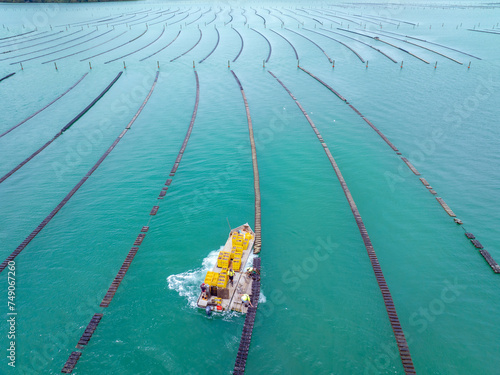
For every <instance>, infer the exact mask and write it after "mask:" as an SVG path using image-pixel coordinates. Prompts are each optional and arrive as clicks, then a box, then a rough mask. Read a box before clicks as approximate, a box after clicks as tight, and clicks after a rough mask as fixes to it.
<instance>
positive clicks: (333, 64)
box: [332, 60, 335, 68]
mask: <svg viewBox="0 0 500 375" xmlns="http://www.w3.org/2000/svg"><path fill="white" fill-rule="evenodd" d="M332 68H335V60H333V61H332Z"/></svg>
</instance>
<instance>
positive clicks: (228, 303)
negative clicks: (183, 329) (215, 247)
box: [197, 224, 255, 314]
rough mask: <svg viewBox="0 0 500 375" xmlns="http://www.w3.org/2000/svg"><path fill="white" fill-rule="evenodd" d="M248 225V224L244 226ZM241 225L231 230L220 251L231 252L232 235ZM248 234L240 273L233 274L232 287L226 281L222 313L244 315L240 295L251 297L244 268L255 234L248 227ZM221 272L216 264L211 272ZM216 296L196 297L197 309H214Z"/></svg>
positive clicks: (249, 283) (249, 284)
mask: <svg viewBox="0 0 500 375" xmlns="http://www.w3.org/2000/svg"><path fill="white" fill-rule="evenodd" d="M246 225H248V224H246ZM243 227H244V226H243V225H241V226H239V227H237V228H235V229H232V230H231V232H230V235H229V238H228V239H227V241H226V244H225V245H224V248H223V249H222V250H221V251H227V252H231V249H232V247H233V245H232V234H233V233H234V232H237V231H238V230H242V229H243ZM248 228H249V232H250V233H251V234H252V239H251V240H249V241H248V247H247V249H246V250H244V251H243V255H242V257H241V268H240V271H235V272H234V280H233V285H231V282H229V281H228V283H227V287H226V289H227V290H228V291H229V294H228V295H229V298H223V299H222V303H221V307H222V311H229V310H234V311H238V312H241V313H244V314H246V312H247V310H248V308H247V307H246V306H244V305H243V303H242V302H241V298H240V297H241V294H248V295H249V296H251V295H252V277H251V276H248V275H247V274H246V272H245V271H246V268H247V261H248V258H249V257H250V254H251V252H252V249H253V245H254V242H255V233H254V232H253V230H252V229H251V228H250V226H248ZM221 270H222V268H221V267H218V266H217V263H216V264H215V266H214V267H213V269H212V271H213V272H217V273H220V272H221ZM216 297H217V296H211V297H210V298H209V299H208V300H206V299H203V298H202V296H201V293H200V296H199V297H198V302H197V304H198V307H200V308H203V309H205V308H206V307H207V305H211V306H213V307H214V311H216V310H215V306H216V305H217V304H216V302H215V300H214V298H216Z"/></svg>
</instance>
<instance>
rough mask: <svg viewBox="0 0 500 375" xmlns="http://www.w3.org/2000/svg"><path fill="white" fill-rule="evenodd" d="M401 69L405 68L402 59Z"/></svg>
mask: <svg viewBox="0 0 500 375" xmlns="http://www.w3.org/2000/svg"><path fill="white" fill-rule="evenodd" d="M401 69H403V61H401Z"/></svg>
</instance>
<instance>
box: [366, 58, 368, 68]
mask: <svg viewBox="0 0 500 375" xmlns="http://www.w3.org/2000/svg"><path fill="white" fill-rule="evenodd" d="M366 67H367V68H368V60H366Z"/></svg>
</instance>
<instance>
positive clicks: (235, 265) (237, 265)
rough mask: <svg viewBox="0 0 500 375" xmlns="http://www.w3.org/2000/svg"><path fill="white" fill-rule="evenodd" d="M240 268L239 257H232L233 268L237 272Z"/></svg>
mask: <svg viewBox="0 0 500 375" xmlns="http://www.w3.org/2000/svg"><path fill="white" fill-rule="evenodd" d="M240 268H241V258H234V260H233V270H234V271H236V272H238V271H239V270H240Z"/></svg>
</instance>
